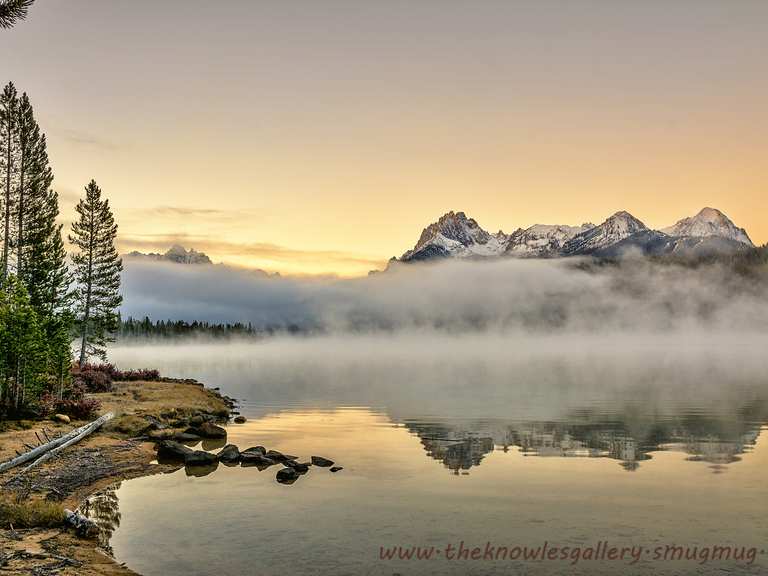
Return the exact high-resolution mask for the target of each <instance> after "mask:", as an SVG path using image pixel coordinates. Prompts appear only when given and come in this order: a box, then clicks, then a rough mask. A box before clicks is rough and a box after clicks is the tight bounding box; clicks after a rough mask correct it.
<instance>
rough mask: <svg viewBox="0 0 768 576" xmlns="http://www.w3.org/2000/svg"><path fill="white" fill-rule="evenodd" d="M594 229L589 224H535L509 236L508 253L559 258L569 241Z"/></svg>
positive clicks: (528, 256) (525, 256)
mask: <svg viewBox="0 0 768 576" xmlns="http://www.w3.org/2000/svg"><path fill="white" fill-rule="evenodd" d="M594 227H595V225H594V224H590V223H587V224H582V225H581V226H565V225H562V224H534V225H533V226H531V227H530V228H526V229H525V230H523V229H522V228H519V229H518V230H515V231H514V232H513V233H512V234H511V235H510V236H509V240H508V242H507V248H506V253H507V254H508V255H509V256H518V257H523V258H541V257H551V256H557V255H558V254H559V253H560V250H561V249H562V247H563V245H564V244H565V243H566V242H567V241H568V240H570V239H571V238H573V237H574V236H576V235H578V234H581V233H582V232H586V231H587V230H590V229H591V228H594Z"/></svg>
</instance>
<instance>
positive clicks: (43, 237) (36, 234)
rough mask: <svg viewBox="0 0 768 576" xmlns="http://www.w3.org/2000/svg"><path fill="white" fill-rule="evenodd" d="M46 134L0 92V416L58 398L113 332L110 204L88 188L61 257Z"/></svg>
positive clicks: (115, 293)
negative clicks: (74, 352) (73, 367)
mask: <svg viewBox="0 0 768 576" xmlns="http://www.w3.org/2000/svg"><path fill="white" fill-rule="evenodd" d="M52 184H53V171H52V169H51V166H50V161H49V158H48V150H47V144H46V138H45V134H44V133H43V132H42V131H41V129H40V126H39V125H38V123H37V120H36V118H35V114H34V110H33V108H32V104H31V101H30V99H29V96H28V95H27V94H26V93H22V94H19V93H18V92H17V90H16V87H15V86H14V85H13V83H12V82H10V83H8V84H7V85H6V86H5V88H4V89H3V91H2V93H1V94H0V415H7V414H10V413H18V412H20V411H23V410H26V409H29V408H31V407H32V408H33V407H34V405H35V403H36V402H37V401H38V400H39V399H40V397H41V396H42V395H43V394H45V393H51V392H53V393H55V394H56V395H58V397H59V398H61V397H62V396H63V394H64V391H65V388H66V386H67V383H68V381H69V377H70V369H71V365H72V343H73V341H75V342H77V347H76V349H77V353H78V363H79V364H80V365H81V366H82V365H84V364H85V363H86V362H87V360H88V358H90V357H92V356H95V357H99V358H105V357H106V348H105V346H106V344H107V342H109V341H110V340H112V339H113V337H114V334H115V332H116V331H117V325H118V316H117V308H118V307H119V305H120V303H121V301H122V298H121V296H120V293H119V288H120V272H121V271H122V261H121V259H120V257H119V255H118V254H117V250H116V249H115V245H114V241H115V237H116V235H117V224H116V223H115V220H114V216H113V214H112V210H111V208H110V206H109V201H108V200H107V199H105V198H103V197H102V192H101V189H100V188H99V187H98V185H97V184H96V182H95V181H93V180H91V181H90V183H89V184H88V185H87V186H86V187H85V195H84V197H83V198H81V199H80V201H79V203H78V204H77V207H76V212H77V214H76V216H77V217H76V219H75V220H74V222H73V223H72V227H71V231H70V233H69V234H68V240H69V242H70V244H71V245H72V246H73V248H74V251H73V252H72V253H71V254H67V251H66V249H65V246H64V240H63V237H62V229H63V225H62V224H59V223H58V222H57V220H58V217H59V198H58V195H57V193H56V192H55V191H54V190H53V188H52Z"/></svg>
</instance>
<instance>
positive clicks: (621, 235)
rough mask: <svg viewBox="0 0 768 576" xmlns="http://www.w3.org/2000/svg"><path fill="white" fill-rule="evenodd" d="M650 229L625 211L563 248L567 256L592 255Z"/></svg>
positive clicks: (579, 236)
mask: <svg viewBox="0 0 768 576" xmlns="http://www.w3.org/2000/svg"><path fill="white" fill-rule="evenodd" d="M647 229H648V227H647V226H646V225H645V224H643V223H642V222H641V221H640V220H638V219H637V218H635V217H634V216H632V214H630V213H629V212H626V211H624V210H622V211H620V212H616V213H615V214H614V215H612V216H610V217H609V218H607V219H606V220H605V222H603V223H602V224H600V225H599V226H595V227H594V228H590V229H589V230H586V231H585V232H582V233H581V234H578V235H577V236H574V237H573V238H571V239H570V240H569V241H568V242H566V243H565V245H564V246H563V252H564V253H565V254H591V253H593V252H595V251H597V250H600V249H602V248H606V247H607V246H610V245H612V244H615V243H617V242H621V241H622V240H624V239H625V238H629V237H630V236H632V234H635V233H636V232H640V231H642V230H647Z"/></svg>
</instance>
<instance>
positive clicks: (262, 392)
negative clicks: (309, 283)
mask: <svg viewBox="0 0 768 576" xmlns="http://www.w3.org/2000/svg"><path fill="white" fill-rule="evenodd" d="M765 344H766V342H765V341H764V340H762V339H761V338H756V337H753V338H749V337H743V336H740V337H738V338H734V337H729V338H728V339H727V340H724V339H723V338H722V337H721V336H718V337H714V336H712V337H710V338H690V337H689V338H686V339H684V340H682V339H679V338H674V337H672V336H654V337H639V336H638V337H628V336H624V337H621V338H617V337H611V336H610V335H607V336H603V337H597V336H590V337H537V338H521V337H514V336H500V335H497V336H489V335H484V336H475V337H470V336H465V337H449V336H424V335H411V336H398V337H397V338H395V337H384V336H379V337H372V336H367V337H349V338H330V337H328V338H318V339H300V340H299V339H297V340H272V341H266V342H261V343H256V344H216V345H204V344H195V345H185V346H158V345H152V346H140V347H120V348H117V349H115V350H114V351H113V352H112V356H111V359H112V360H113V361H114V362H116V363H117V364H118V365H119V366H121V367H124V368H130V367H134V368H138V367H145V366H152V367H159V368H160V369H161V370H162V372H164V373H165V374H168V375H173V376H179V377H195V378H198V379H200V380H201V381H204V382H206V383H207V384H208V385H211V386H221V388H222V391H223V392H224V393H226V394H229V395H232V396H235V397H237V398H239V399H241V400H242V406H241V411H242V413H243V414H244V415H245V416H246V417H248V422H247V423H246V424H244V425H235V424H232V425H230V426H229V427H228V432H229V437H228V440H227V441H228V442H230V443H234V444H237V445H238V446H239V447H240V448H241V449H242V448H246V447H249V446H254V445H264V446H266V447H267V448H274V449H277V450H281V451H283V452H286V453H290V454H295V455H297V456H299V457H300V459H301V460H304V459H309V457H310V456H311V455H321V456H325V457H328V458H330V459H332V460H334V461H336V462H337V463H338V464H339V465H341V466H343V467H344V469H343V470H342V471H340V472H338V473H336V474H333V473H331V472H329V470H328V469H322V468H317V467H313V468H311V469H310V472H309V473H308V474H306V475H305V476H302V477H300V478H299V480H298V481H297V482H296V483H294V484H293V485H282V484H278V483H277V482H276V481H275V472H276V469H277V467H273V468H269V469H267V470H265V471H259V470H257V469H256V468H241V467H226V466H223V465H221V466H219V467H218V468H217V469H215V470H206V471H202V472H200V471H198V472H197V473H198V474H205V475H200V476H191V475H188V474H187V472H185V470H183V469H182V470H179V471H177V472H174V473H171V474H166V475H158V476H152V477H147V478H142V479H137V480H132V481H128V482H124V483H122V485H120V486H119V487H117V488H116V490H114V491H108V492H106V493H104V494H102V495H100V496H99V497H98V498H97V499H95V501H94V502H93V503H92V504H91V513H92V514H94V515H95V516H97V517H99V518H101V519H102V523H103V524H104V525H105V527H106V528H107V532H108V533H111V538H109V546H111V549H112V551H113V553H114V555H115V557H116V558H117V560H118V561H120V562H126V563H127V565H128V566H129V567H130V568H132V569H134V570H136V571H138V572H140V573H142V574H145V575H146V576H154V575H158V576H160V575H163V576H165V575H171V576H173V575H190V574H201V575H202V574H220V575H235V574H286V573H287V574H299V575H304V574H350V575H351V574H355V575H360V574H371V575H385V574H386V575H390V574H456V575H459V574H462V575H463V574H478V575H479V574H634V573H637V574H657V573H661V574H699V573H703V574H722V573H736V574H759V573H763V572H765V571H766V570H768V562H767V559H766V557H765V555H764V554H762V553H761V551H762V549H763V548H764V547H765V542H766V538H768V520H766V512H768V504H767V503H768V483H767V482H766V481H765V477H766V472H768V442H766V438H767V437H768V436H766V435H765V434H763V432H764V431H765V430H766V423H768V401H767V399H768V382H767V378H766V374H768V370H766V368H768V359H765V358H764V354H763V353H762V350H764V349H765V347H764V345H765ZM203 448H206V449H212V450H215V449H216V445H215V444H213V445H206V446H203ZM462 542H463V545H462V544H461V543H462ZM488 543H490V544H488ZM545 543H546V546H547V550H549V551H550V552H549V553H550V554H552V552H551V550H552V549H553V548H555V547H556V548H558V551H557V553H556V555H555V556H556V558H554V559H545V560H541V559H538V560H532V559H528V560H525V559H524V558H522V557H518V556H517V555H518V554H519V555H522V554H523V552H522V547H528V548H529V554H532V553H534V552H535V551H536V550H537V548H539V547H542V546H544V544H545ZM449 545H450V546H451V547H452V548H448V546H449ZM395 546H402V547H403V553H405V554H407V553H408V551H409V550H411V547H415V546H420V547H422V554H429V553H430V550H431V548H430V547H434V551H432V557H431V559H421V560H417V559H411V560H406V559H391V558H382V557H381V556H382V547H384V550H385V552H386V551H387V550H391V547H395ZM489 546H490V554H491V557H489V556H488V554H487V553H488V547H489ZM598 546H599V548H598ZM631 546H635V547H636V548H635V549H634V553H635V554H637V558H638V560H637V561H635V560H634V559H633V557H632V556H630V553H629V552H625V553H624V558H618V557H615V558H613V557H609V553H608V551H610V550H611V549H612V548H613V547H617V550H619V549H620V548H622V547H631ZM709 546H731V547H733V548H732V549H731V551H730V553H731V555H732V556H741V555H744V556H743V558H742V559H741V560H735V559H734V558H733V557H732V558H731V559H730V560H717V561H714V560H712V559H711V558H706V559H705V558H704V555H706V554H710V555H711V553H712V551H711V550H710V549H709V548H706V547H709ZM474 547H479V548H480V551H479V552H478V553H476V554H475V555H476V556H478V557H477V558H476V559H472V554H473V552H472V549H473V548H474ZM565 547H567V548H568V550H565V549H564V548H565ZM637 547H642V548H637ZM668 547H669V548H668ZM677 547H681V548H677ZM689 547H690V549H688V548H689ZM694 547H696V550H694ZM590 550H591V552H590ZM681 550H682V552H681ZM686 553H688V554H695V555H696V558H695V559H694V560H685V559H677V558H676V555H679V554H683V555H685V554H686ZM717 553H718V554H723V555H724V554H726V552H725V551H723V550H721V551H719V552H717ZM395 554H398V551H397V550H395ZM576 554H578V555H579V558H578V559H577V558H576ZM590 554H591V558H590ZM601 554H602V555H601ZM615 554H616V556H618V554H619V552H618V551H617V552H616V553H615ZM750 554H754V556H751V555H750ZM385 555H386V554H385ZM451 555H453V557H454V558H453V559H449V558H448V556H451ZM665 557H666V559H665ZM577 560H578V561H577Z"/></svg>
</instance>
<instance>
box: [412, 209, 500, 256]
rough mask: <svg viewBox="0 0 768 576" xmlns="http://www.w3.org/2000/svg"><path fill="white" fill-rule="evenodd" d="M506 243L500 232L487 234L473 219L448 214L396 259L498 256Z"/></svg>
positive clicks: (457, 214)
mask: <svg viewBox="0 0 768 576" xmlns="http://www.w3.org/2000/svg"><path fill="white" fill-rule="evenodd" d="M506 243H507V236H506V235H505V234H504V233H503V232H498V233H497V234H490V233H488V232H486V231H485V230H483V229H482V228H480V226H479V225H478V223H477V222H476V221H475V220H474V219H473V218H467V215H466V214H464V212H448V213H447V214H444V215H443V216H441V217H440V219H439V220H438V221H437V222H433V223H432V224H430V225H429V226H427V227H426V228H424V230H423V231H422V233H421V236H420V237H419V241H418V242H417V243H416V246H414V247H413V250H408V252H406V253H405V254H403V255H402V256H401V258H400V260H402V261H404V262H409V261H419V260H431V259H434V258H472V257H487V256H499V255H501V254H502V253H503V251H504V247H505V246H506Z"/></svg>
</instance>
